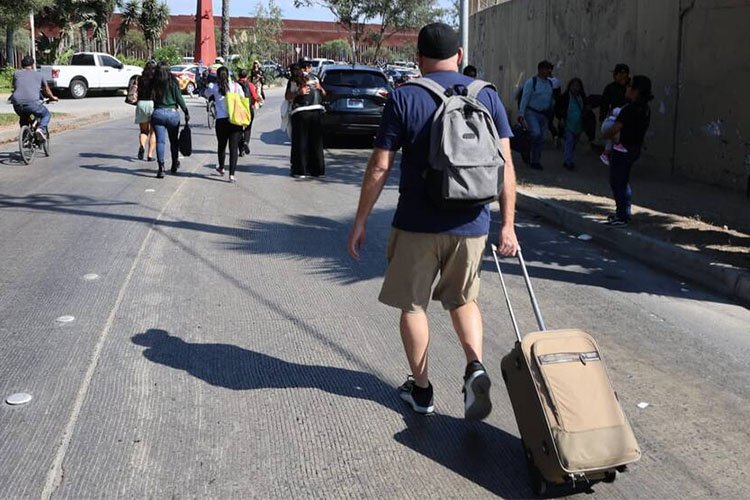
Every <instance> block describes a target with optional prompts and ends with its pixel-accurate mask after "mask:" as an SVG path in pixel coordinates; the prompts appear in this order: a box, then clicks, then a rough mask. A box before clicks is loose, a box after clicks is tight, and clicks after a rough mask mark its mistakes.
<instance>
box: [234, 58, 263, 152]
mask: <svg viewBox="0 0 750 500" xmlns="http://www.w3.org/2000/svg"><path fill="white" fill-rule="evenodd" d="M237 83H239V84H240V85H241V86H242V91H243V92H244V93H245V97H247V98H248V99H250V125H248V126H247V127H245V128H244V130H243V131H242V140H241V141H240V146H239V151H240V153H239V154H240V156H245V155H246V154H250V136H251V134H252V132H253V123H254V122H255V108H257V107H258V106H259V105H260V97H259V96H258V91H257V89H256V87H255V85H254V84H253V82H251V81H250V79H249V78H248V74H247V70H244V69H241V70H239V72H238V73H237Z"/></svg>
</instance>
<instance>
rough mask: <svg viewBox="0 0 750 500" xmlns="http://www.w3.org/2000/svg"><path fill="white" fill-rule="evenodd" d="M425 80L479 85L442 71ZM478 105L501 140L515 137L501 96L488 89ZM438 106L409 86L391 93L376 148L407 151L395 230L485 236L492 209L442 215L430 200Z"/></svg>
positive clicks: (423, 91) (446, 84)
mask: <svg viewBox="0 0 750 500" xmlns="http://www.w3.org/2000/svg"><path fill="white" fill-rule="evenodd" d="M426 77H428V78H430V79H431V80H435V81H436V82H437V83H439V84H440V85H442V86H443V87H444V88H448V87H458V88H461V87H466V86H468V85H469V84H470V83H471V82H472V81H474V79H473V78H469V77H468V76H464V75H462V74H460V73H458V72H455V71H439V72H436V73H430V74H429V75H427V76H426ZM479 100H480V102H481V103H482V104H484V105H485V106H486V107H487V109H488V110H489V111H490V113H491V114H492V117H493V118H494V121H495V127H497V132H498V134H499V135H500V137H501V138H506V137H512V136H513V134H512V132H511V129H510V124H509V123H508V115H507V114H506V112H505V106H503V103H502V102H501V101H500V97H499V96H498V95H497V92H495V91H494V90H492V89H489V88H486V89H484V90H482V91H481V92H480V93H479ZM439 102H440V100H439V98H438V97H437V96H435V95H433V94H432V93H431V92H430V91H428V90H427V89H425V88H422V87H418V86H416V85H404V86H402V87H399V88H398V89H396V90H395V91H394V92H393V93H392V94H391V98H390V99H388V102H387V103H386V105H385V110H384V111H383V118H382V119H381V120H380V128H379V129H378V134H377V137H376V139H375V147H377V148H380V149H386V150H389V151H398V150H399V149H400V148H402V147H403V154H402V156H401V180H400V184H399V198H398V205H397V207H396V213H395V215H394V216H393V227H395V228H397V229H402V230H404V231H411V232H415V233H447V234H455V235H460V236H483V235H485V234H487V233H488V232H489V230H490V207H489V205H484V206H481V207H474V208H470V209H466V210H441V209H439V208H438V207H436V206H435V204H434V203H433V202H431V201H430V199H429V197H428V195H427V189H426V187H425V181H424V177H423V172H424V171H425V170H426V169H427V166H428V163H427V162H428V154H429V151H430V128H431V127H432V120H433V117H434V115H435V112H436V111H437V108H438V103H439Z"/></svg>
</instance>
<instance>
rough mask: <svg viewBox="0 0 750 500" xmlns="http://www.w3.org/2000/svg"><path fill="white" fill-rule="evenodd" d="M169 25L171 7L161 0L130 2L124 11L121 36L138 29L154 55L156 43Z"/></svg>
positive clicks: (130, 0)
mask: <svg viewBox="0 0 750 500" xmlns="http://www.w3.org/2000/svg"><path fill="white" fill-rule="evenodd" d="M168 24H169V6H168V5H167V4H166V3H165V2H160V1H159V0H143V1H142V2H141V0H129V1H128V3H126V4H125V6H124V8H123V11H122V23H121V24H120V35H124V34H125V33H127V32H128V31H129V30H130V29H131V28H133V27H136V28H138V29H139V30H140V31H141V33H143V38H145V39H146V44H147V46H148V49H149V50H150V51H151V53H152V54H153V53H154V51H156V42H157V41H158V40H159V39H160V38H161V34H162V33H163V32H164V29H165V28H166V27H167V25H168Z"/></svg>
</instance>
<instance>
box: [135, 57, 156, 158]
mask: <svg viewBox="0 0 750 500" xmlns="http://www.w3.org/2000/svg"><path fill="white" fill-rule="evenodd" d="M155 72H156V63H155V62H154V61H148V62H147V63H146V65H145V66H143V72H142V73H141V75H140V76H139V77H138V87H137V88H138V102H136V105H135V123H137V124H138V128H139V130H138V144H139V145H138V159H139V160H142V159H143V155H144V154H146V155H147V156H146V159H147V160H148V161H154V153H155V152H156V133H155V132H154V128H153V127H152V126H151V115H152V114H153V112H154V99H153V90H152V86H153V82H154V73H155ZM146 148H148V153H146Z"/></svg>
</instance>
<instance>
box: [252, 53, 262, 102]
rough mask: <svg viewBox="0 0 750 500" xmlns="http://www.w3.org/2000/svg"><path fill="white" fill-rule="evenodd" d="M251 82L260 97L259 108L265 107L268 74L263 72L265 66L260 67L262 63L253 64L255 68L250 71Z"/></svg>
mask: <svg viewBox="0 0 750 500" xmlns="http://www.w3.org/2000/svg"><path fill="white" fill-rule="evenodd" d="M250 80H251V81H252V83H253V85H255V89H256V90H257V91H258V94H259V95H260V101H259V106H263V101H265V100H266V74H265V72H264V71H263V66H261V65H260V61H254V62H253V68H252V69H251V70H250Z"/></svg>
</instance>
